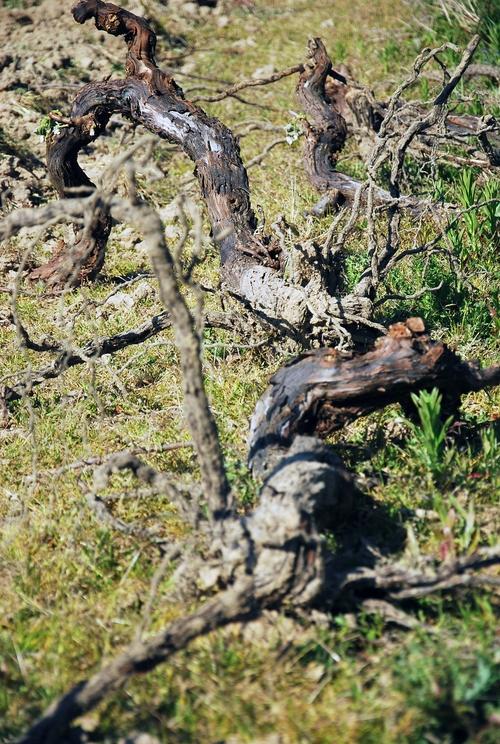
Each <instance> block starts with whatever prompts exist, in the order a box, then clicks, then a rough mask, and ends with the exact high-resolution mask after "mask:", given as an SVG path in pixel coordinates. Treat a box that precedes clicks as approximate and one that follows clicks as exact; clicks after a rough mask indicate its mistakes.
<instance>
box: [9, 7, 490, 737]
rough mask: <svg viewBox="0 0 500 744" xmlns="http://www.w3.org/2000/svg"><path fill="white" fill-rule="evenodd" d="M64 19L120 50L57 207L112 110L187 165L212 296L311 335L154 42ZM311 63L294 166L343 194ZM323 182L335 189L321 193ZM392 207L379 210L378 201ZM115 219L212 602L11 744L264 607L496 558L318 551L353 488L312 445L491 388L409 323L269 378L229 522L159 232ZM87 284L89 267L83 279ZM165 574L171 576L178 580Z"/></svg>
mask: <svg viewBox="0 0 500 744" xmlns="http://www.w3.org/2000/svg"><path fill="white" fill-rule="evenodd" d="M73 13H74V16H75V19H76V20H77V21H78V22H81V23H83V22H85V21H86V20H88V19H89V18H94V19H95V22H96V25H97V27H98V28H101V29H104V30H106V31H108V32H109V33H113V34H117V35H124V36H125V38H126V40H127V43H128V47H129V54H128V57H127V74H128V77H127V79H126V80H124V81H106V82H104V83H99V84H91V85H89V86H87V87H86V88H84V89H83V90H82V92H81V93H80V94H79V96H78V97H77V99H76V101H75V104H74V107H73V111H72V114H71V121H70V122H69V123H68V125H67V127H64V128H63V129H62V131H61V132H59V134H57V135H54V136H53V137H52V138H51V140H50V141H49V163H50V170H51V177H52V179H53V182H54V183H55V184H56V185H57V187H58V189H59V191H60V193H64V194H66V193H67V192H68V189H69V188H70V187H72V186H75V185H76V186H78V187H83V188H87V189H88V188H89V183H88V182H86V181H85V179H86V177H85V175H84V174H83V172H82V171H79V166H78V164H77V161H76V155H77V152H78V148H79V146H80V143H81V142H82V141H83V140H85V141H90V140H91V139H92V138H93V137H95V136H96V135H97V133H98V132H99V131H101V129H102V127H103V126H105V123H106V121H107V117H109V115H110V114H111V113H112V112H116V111H119V112H121V113H124V114H126V115H127V116H130V117H131V118H132V119H133V120H135V121H140V122H141V123H142V124H145V125H146V126H147V127H148V128H149V129H151V130H152V131H154V132H156V133H158V134H159V135H160V136H162V137H165V138H167V139H168V140H169V141H172V142H176V143H178V144H180V145H181V146H182V147H183V148H184V150H185V152H186V153H187V154H188V155H189V156H190V157H191V159H192V160H193V161H194V162H195V166H196V172H197V175H198V178H199V181H200V185H201V188H202V193H203V196H204V198H205V201H206V204H207V209H208V213H209V217H210V221H211V225H212V230H213V233H214V238H215V240H216V241H217V243H218V245H219V247H220V251H221V265H222V274H223V278H224V280H225V282H226V283H227V285H228V286H229V287H230V288H231V289H232V290H233V291H234V292H236V293H238V294H240V295H242V296H243V297H244V298H245V299H246V300H247V301H249V302H251V304H252V305H256V306H257V307H259V308H260V309H262V310H263V312H265V313H266V314H269V315H271V317H272V318H273V319H275V320H277V321H280V322H283V321H285V322H286V323H288V324H290V326H291V327H292V328H293V330H294V332H297V328H299V329H300V332H301V333H305V332H307V331H311V328H312V326H313V325H314V324H313V321H312V318H313V315H314V313H315V312H316V314H317V315H319V314H320V313H319V312H317V308H318V307H319V305H320V304H321V302H319V301H318V299H317V297H316V298H315V301H316V303H317V304H316V305H310V304H309V303H310V302H312V299H311V297H310V296H308V295H307V292H306V291H305V290H304V288H302V289H299V288H297V287H293V286H290V285H287V284H286V283H285V281H284V280H283V278H282V275H281V274H280V272H279V267H278V264H279V255H278V253H279V251H278V250H277V249H275V247H274V246H273V245H272V243H271V242H265V241H262V240H259V239H258V238H257V237H256V235H255V217H254V215H253V212H252V209H251V205H250V201H249V196H248V181H247V177H246V172H245V169H244V167H243V165H242V162H241V158H240V155H239V150H238V146H237V142H236V140H235V139H234V137H233V135H232V133H231V132H230V131H229V130H228V129H227V128H226V127H224V125H222V124H221V123H220V122H219V121H218V120H216V119H213V118H210V117H208V116H207V115H206V114H205V113H204V112H202V111H201V110H200V109H198V108H197V107H196V106H194V105H193V104H192V103H189V102H187V101H185V99H184V97H183V95H182V91H181V90H180V89H179V88H178V86H177V85H176V84H175V82H174V81H173V80H172V78H170V77H169V76H168V75H165V74H164V73H161V72H160V71H159V70H158V68H157V67H156V64H155V61H154V45H155V37H154V34H153V33H152V31H151V30H150V29H149V28H148V26H147V25H146V24H145V23H144V21H143V20H142V19H140V18H137V17H136V16H134V15H133V14H131V13H128V12H127V11H124V10H122V9H120V8H118V7H117V6H115V5H111V4H107V3H102V2H100V0H81V2H79V3H78V4H77V5H76V6H75V8H74V10H73ZM311 53H312V57H311V60H312V64H311V66H310V68H307V66H306V67H305V69H304V71H303V73H302V75H301V79H300V81H299V95H300V96H301V97H302V99H303V100H304V101H305V102H306V105H307V106H308V107H309V108H310V109H311V110H314V111H315V112H316V113H315V115H314V122H315V124H314V125H313V126H309V130H308V136H307V138H308V143H307V150H306V152H307V157H306V161H307V162H308V163H309V168H310V170H311V173H314V174H315V175H317V174H320V175H318V178H320V177H321V178H323V181H322V183H323V184H324V187H325V189H326V190H330V189H332V188H334V189H335V190H338V191H342V188H341V187H342V184H345V182H344V181H343V179H340V181H339V180H335V179H337V175H336V174H335V162H334V159H332V152H334V151H335V150H336V151H338V149H340V148H341V147H342V144H343V138H344V137H345V122H344V120H343V119H342V116H341V115H340V114H339V113H338V112H337V113H336V112H334V113H333V114H332V105H331V101H328V100H327V96H326V94H325V81H326V78H327V76H328V75H329V74H330V73H331V63H330V61H329V59H328V57H327V55H326V52H325V50H324V47H323V46H322V45H321V43H320V42H319V40H315V41H314V42H313V44H312V45H311ZM470 56H471V55H469V58H470ZM464 64H465V63H463V64H462V67H463V66H464ZM455 77H457V76H455ZM82 174H83V175H82ZM332 179H333V180H332ZM334 183H336V184H337V185H336V186H332V184H334ZM338 184H340V185H338ZM373 195H374V194H373V192H372V196H373ZM349 196H352V190H351V191H350V192H348V190H347V188H346V193H345V197H346V198H348V197H349ZM376 196H377V194H376V193H375V197H376ZM384 198H385V197H384ZM391 200H392V201H391V204H392V205H393V202H394V196H393V195H391ZM398 200H399V198H398ZM115 207H116V204H115ZM94 209H95V214H94V220H93V221H91V222H90V223H89V224H91V225H94V226H95V225H96V224H97V222H96V221H98V220H109V218H110V209H111V214H112V213H113V212H112V205H111V204H110V203H106V204H105V205H104V203H103V202H102V203H101V202H99V201H98V200H97V201H96V202H95V204H94ZM116 214H117V216H119V217H120V218H123V217H124V215H128V216H130V217H132V219H134V221H136V222H137V224H138V225H140V226H141V227H142V229H143V230H144V232H145V240H146V242H147V244H148V245H149V250H150V255H151V259H152V263H153V266H154V269H155V272H156V275H157V278H158V282H159V286H160V295H161V299H162V302H163V303H164V305H165V309H166V310H167V311H168V313H169V317H170V319H171V322H172V325H173V328H174V331H175V337H176V343H177V345H178V348H179V353H180V360H181V366H182V371H183V379H184V394H185V401H186V409H187V410H186V413H187V416H186V418H187V422H188V426H189V428H190V431H191V435H192V439H193V443H194V446H195V448H196V450H197V454H198V458H199V461H200V470H201V477H202V482H203V486H204V491H205V494H206V497H207V501H208V506H209V511H210V520H209V524H208V526H207V527H206V530H207V533H206V534H208V535H209V538H210V539H209V540H208V541H207V545H206V550H205V553H204V554H203V555H202V556H199V557H194V556H190V557H189V560H188V561H186V563H188V564H189V565H186V567H185V570H186V574H189V573H191V574H192V573H194V574H196V572H197V571H198V572H199V574H200V575H201V573H202V570H203V575H204V577H205V580H204V584H205V589H206V591H208V590H210V589H212V590H213V592H214V594H215V596H213V597H212V598H211V599H210V600H209V601H208V602H206V603H205V604H204V605H203V606H202V607H201V608H200V609H198V610H197V611H196V612H194V613H193V614H191V615H189V616H186V617H183V618H181V619H179V620H176V621H175V622H173V623H171V624H170V625H169V626H168V627H167V628H165V629H164V630H163V631H162V632H160V633H159V634H157V635H156V636H154V637H152V638H150V639H148V640H146V641H136V642H134V643H132V644H131V645H130V646H129V648H127V649H126V650H125V651H124V652H123V653H122V654H121V655H120V656H119V657H117V658H116V659H115V660H112V661H111V662H110V663H108V664H107V665H105V666H104V667H103V668H102V669H101V670H100V671H98V672H97V673H95V674H94V675H93V676H91V677H90V678H89V679H88V680H86V681H82V682H80V683H78V684H77V685H75V687H74V688H73V689H71V690H70V691H69V692H68V693H67V694H66V695H64V696H63V697H62V698H61V699H60V700H58V701H56V702H55V703H54V704H53V705H52V706H51V707H50V708H49V709H48V710H47V712H46V713H45V715H43V716H42V718H41V719H40V720H39V721H38V722H37V723H35V725H34V726H33V727H32V728H31V729H30V731H29V732H27V734H26V736H25V737H24V738H22V740H21V741H22V743H23V744H42V743H43V744H49V743H54V742H60V741H64V740H65V739H66V738H67V736H68V730H69V728H70V726H71V723H72V722H73V721H74V720H75V718H77V717H78V716H80V715H81V714H82V713H84V712H86V711H88V710H90V709H92V708H93V707H95V706H96V705H97V704H98V703H99V702H101V701H102V700H103V699H104V697H105V696H106V695H108V694H110V693H112V692H113V691H116V690H117V689H119V688H120V687H122V686H123V685H124V684H126V682H127V680H128V679H129V678H130V676H131V675H133V674H139V673H144V672H147V671H148V670H150V669H152V668H153V667H155V666H156V665H157V664H159V663H161V662H163V661H164V660H166V659H167V658H169V657H170V656H171V655H172V654H174V653H175V652H176V651H178V650H180V649H182V648H184V647H185V646H186V645H187V644H188V643H189V642H190V641H192V640H193V639H194V638H196V637H198V636H200V635H203V634H206V633H208V632H210V631H211V630H213V629H214V628H217V627H221V626H223V625H226V624H227V623H230V622H236V621H240V620H242V619H248V618H250V617H252V616H255V614H257V613H258V612H260V611H262V610H263V609H265V608H281V607H289V608H299V607H307V606H310V605H311V604H313V603H317V602H318V601H319V600H320V598H324V597H325V595H332V594H333V595H334V596H337V595H338V594H339V593H341V592H342V591H343V590H344V589H345V588H346V587H347V586H348V585H350V584H352V585H357V584H358V583H359V582H361V583H362V584H363V592H364V595H365V596H366V594H367V592H368V591H369V589H370V588H371V589H373V590H375V591H376V596H377V597H380V595H381V593H382V594H384V593H385V594H386V595H387V596H389V597H392V598H394V599H396V600H397V599H398V598H404V596H419V594H418V592H420V593H421V594H425V593H429V592H431V591H442V590H447V589H450V588H455V587H456V586H460V585H470V584H471V583H472V582H473V578H474V571H475V570H477V569H478V568H486V567H488V566H490V565H491V564H493V563H495V562H498V561H499V560H500V551H498V550H497V551H495V550H481V549H479V550H478V551H477V553H476V554H474V555H473V556H467V558H466V559H457V560H456V561H455V562H454V563H453V564H449V565H446V566H438V567H437V568H435V567H434V568H432V567H431V566H429V565H424V566H422V567H419V570H416V569H413V570H412V572H411V575H409V574H408V572H407V571H406V572H405V570H404V567H398V566H387V565H381V566H380V567H377V566H375V567H374V568H371V569H370V570H369V571H368V570H366V567H363V566H353V567H352V572H351V573H347V574H346V573H345V572H344V574H343V575H342V576H336V575H332V574H331V573H330V572H329V571H327V560H328V551H327V547H326V544H325V541H324V539H323V537H322V533H323V532H324V531H325V530H326V529H331V528H332V526H333V525H335V522H336V520H337V519H338V517H339V515H340V513H341V512H342V511H343V510H345V509H350V508H352V507H353V505H355V498H356V492H355V489H354V486H353V477H352V475H351V474H350V473H349V472H348V471H347V469H346V468H345V467H344V465H343V463H342V462H341V460H340V459H339V458H338V456H337V455H336V454H335V453H334V452H333V450H332V448H331V447H329V446H328V445H326V444H325V443H324V441H323V439H324V437H325V436H326V435H327V434H328V433H330V432H331V431H333V430H334V429H339V428H341V427H342V426H344V425H345V424H346V423H347V422H349V421H352V420H354V419H356V418H358V417H360V416H363V415H366V414H368V413H370V412H372V411H373V410H375V409H377V408H382V407H384V406H386V405H388V404H390V403H396V402H399V403H401V404H402V405H403V406H408V405H409V401H410V396H411V393H414V392H418V391H420V390H423V389H429V388H432V387H437V388H438V389H439V390H441V391H442V392H443V394H444V396H445V402H446V406H447V408H450V409H453V408H456V407H457V406H458V404H459V401H460V396H461V395H462V394H463V393H466V392H469V391H471V390H480V389H482V388H486V387H489V386H491V385H496V384H498V383H499V382H500V367H492V368H489V369H485V370H480V369H479V368H478V366H477V365H476V364H474V363H469V362H465V361H463V360H461V359H460V358H459V357H458V356H457V355H456V354H455V353H453V352H452V351H451V350H449V349H448V348H447V347H446V346H445V345H444V344H443V343H441V342H435V341H432V340H431V338H429V336H428V335H427V334H426V332H425V327H424V323H423V321H421V320H420V319H418V318H410V319H409V320H407V321H406V323H397V324H395V325H393V326H391V327H390V328H389V329H388V333H387V335H386V336H384V337H383V338H382V339H380V340H379V341H378V342H377V344H376V345H375V347H374V348H373V349H371V350H370V351H368V352H366V353H364V354H358V355H352V354H351V355H346V354H342V353H341V352H339V351H337V350H334V349H331V348H322V349H319V350H317V351H314V352H310V353H308V354H305V355H303V356H301V357H299V358H298V359H296V360H294V361H293V362H292V363H291V364H289V365H288V366H286V367H284V368H282V369H281V370H279V372H278V373H277V374H276V375H275V376H274V378H273V379H272V380H271V384H270V386H269V388H268V389H267V390H266V392H265V393H264V395H263V396H262V398H261V399H260V400H259V402H258V403H257V405H256V408H255V411H254V414H253V416H252V420H251V427H250V438H249V463H250V466H251V468H252V471H253V473H254V475H255V476H256V477H258V478H259V479H261V480H262V481H263V485H262V488H261V490H260V493H259V498H258V503H257V506H256V507H255V509H254V510H253V511H252V512H251V513H250V514H248V515H244V516H241V515H240V514H239V513H237V512H236V511H235V510H234V509H233V507H232V504H231V498H230V493H229V488H228V481H227V477H226V472H225V469H224V464H223V460H222V454H221V447H220V443H219V440H218V436H217V430H216V427H215V424H214V420H213V417H212V414H211V411H210V408H209V405H208V402H207V398H206V394H205V391H204V387H203V379H202V369H201V362H200V341H199V338H198V337H197V334H196V331H195V324H194V322H193V319H192V317H191V314H190V312H189V308H188V306H187V304H186V301H185V299H184V297H183V294H182V292H181V289H180V286H179V281H178V280H177V278H176V273H175V267H174V261H173V259H172V256H171V254H170V252H169V249H168V246H167V245H166V243H165V240H164V235H163V229H162V225H161V222H160V220H159V218H158V217H157V215H156V214H155V213H154V212H153V211H152V210H151V209H150V208H149V207H148V206H147V205H144V204H139V203H137V202H130V203H128V204H125V205H122V208H121V209H120V207H117V213H116ZM14 222H15V220H14ZM106 224H107V223H106ZM93 231H94V228H93V227H91V228H89V233H88V234H86V235H85V236H83V237H82V240H85V241H87V242H86V248H85V258H83V255H84V254H83V252H81V251H80V248H78V250H77V253H78V254H79V257H80V258H82V260H83V264H82V265H84V264H85V262H86V261H87V259H88V256H89V252H90V253H91V259H90V263H91V265H92V267H95V266H97V265H98V263H99V261H100V260H101V258H102V255H101V254H102V251H101V252H100V248H99V247H98V245H97V242H96V241H95V235H94V232H93ZM92 240H94V242H92ZM82 251H83V248H82ZM73 258H74V256H73V257H71V260H70V261H69V264H72V265H71V266H69V264H65V259H60V260H58V261H56V262H55V263H53V264H52V267H51V272H52V276H53V277H55V278H57V279H58V280H61V279H64V280H66V279H68V278H69V275H68V271H69V272H70V273H73V274H74V271H75V263H74V260H73ZM77 263H78V262H77ZM68 266H69V268H68ZM79 268H81V266H80V267H79ZM93 271H94V268H91V269H90V273H92V272H93ZM314 286H315V288H316V289H318V285H317V284H316V285H314ZM319 289H321V287H319ZM269 295H273V297H271V298H270V297H269ZM362 300H366V303H365V305H362V304H361V301H362ZM357 301H358V307H357V309H356V312H365V310H366V308H367V307H368V306H369V300H367V298H366V297H365V298H363V297H361V298H358V300H357ZM335 303H336V304H335ZM297 308H300V312H299V310H298V309H297ZM353 312H355V310H353V308H352V303H351V305H350V306H349V308H346V306H341V304H340V301H339V300H337V299H336V298H332V297H327V302H326V305H324V307H323V308H322V310H321V313H322V314H324V315H327V316H328V315H329V314H330V315H332V316H334V317H335V315H336V314H337V317H340V316H341V315H342V313H343V314H349V313H353ZM144 332H145V333H149V329H146V330H145V331H144ZM75 363H76V362H75ZM127 467H128V468H129V469H130V470H131V471H132V472H133V473H134V474H135V475H136V476H138V477H140V472H141V466H140V463H139V462H138V459H137V458H136V457H130V458H129V460H127V457H126V456H123V455H122V456H121V459H120V469H124V468H127ZM109 470H110V467H108V468H107V470H106V472H107V473H109ZM146 470H147V474H148V475H147V477H148V478H150V479H151V478H153V479H154V477H155V474H154V471H153V470H152V469H151V468H146ZM97 480H98V479H97ZM431 565H432V562H431ZM207 572H208V575H209V576H210V578H209V579H207V578H206V577H207ZM179 575H180V577H181V578H182V576H183V574H182V571H181V572H180V574H179ZM405 592H407V594H405ZM408 592H409V593H410V594H408Z"/></svg>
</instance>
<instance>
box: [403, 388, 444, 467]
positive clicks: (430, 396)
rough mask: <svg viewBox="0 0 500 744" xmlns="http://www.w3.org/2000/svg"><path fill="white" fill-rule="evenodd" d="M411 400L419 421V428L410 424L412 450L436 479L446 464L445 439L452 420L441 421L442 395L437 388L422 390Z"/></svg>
mask: <svg viewBox="0 0 500 744" xmlns="http://www.w3.org/2000/svg"><path fill="white" fill-rule="evenodd" d="M411 398H412V400H413V403H414V404H415V407H416V409H417V412H418V416H419V419H420V426H415V425H414V424H412V426H413V433H414V437H415V444H414V446H413V449H414V451H415V453H416V454H417V455H418V457H419V459H420V460H421V462H422V463H423V464H424V465H425V466H426V468H427V469H428V470H429V471H430V472H431V473H432V476H433V477H434V478H437V477H439V476H440V475H441V474H442V472H443V470H444V468H445V466H446V464H448V460H449V458H446V457H445V439H446V433H447V431H448V429H449V427H450V424H451V422H452V420H453V418H452V417H451V416H450V417H449V418H447V419H446V421H444V422H443V421H442V419H441V403H442V395H441V393H440V392H439V390H437V388H433V389H432V390H431V391H430V392H428V391H427V390H422V391H421V392H420V393H419V394H418V395H416V394H415V393H412V396H411Z"/></svg>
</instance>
